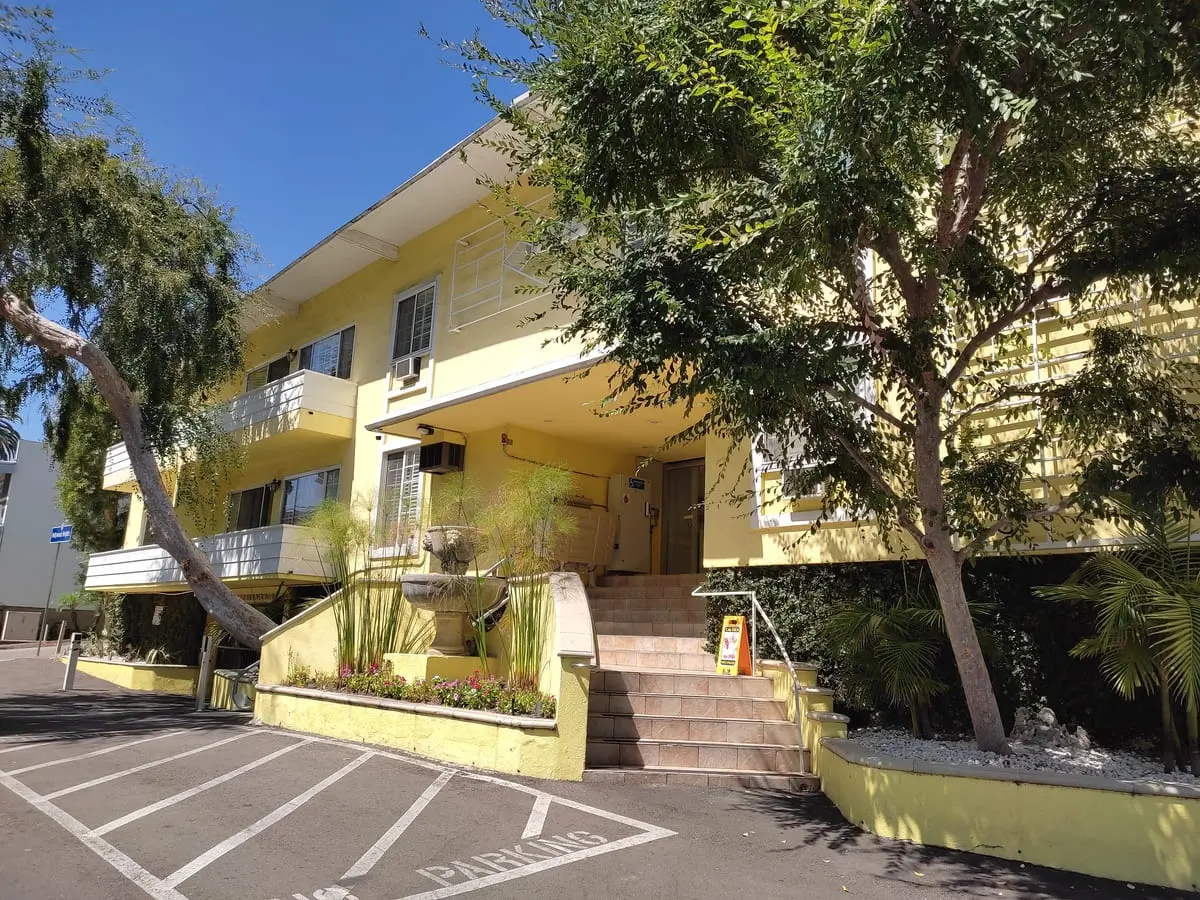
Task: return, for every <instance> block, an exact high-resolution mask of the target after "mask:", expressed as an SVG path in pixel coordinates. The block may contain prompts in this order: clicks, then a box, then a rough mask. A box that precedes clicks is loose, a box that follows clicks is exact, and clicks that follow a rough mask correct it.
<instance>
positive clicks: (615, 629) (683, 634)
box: [593, 622, 704, 653]
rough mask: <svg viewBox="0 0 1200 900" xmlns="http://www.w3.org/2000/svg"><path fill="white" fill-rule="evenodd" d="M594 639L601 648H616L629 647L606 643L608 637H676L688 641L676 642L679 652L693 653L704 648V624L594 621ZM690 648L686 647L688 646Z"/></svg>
mask: <svg viewBox="0 0 1200 900" xmlns="http://www.w3.org/2000/svg"><path fill="white" fill-rule="evenodd" d="M593 625H594V626H595V632H596V640H598V641H599V642H600V646H601V648H610V649H616V650H625V649H630V648H629V647H626V646H624V644H617V643H607V642H606V640H607V638H610V637H635V638H636V637H654V638H659V637H667V638H671V637H677V638H682V640H685V641H688V642H689V643H688V644H676V647H677V648H678V649H679V652H682V653H694V652H697V650H700V652H702V650H703V649H704V625H703V623H700V622H656V623H652V624H646V623H643V624H641V625H638V626H635V624H634V623H632V622H623V623H618V622H594V623H593ZM689 647H690V648H691V649H688V648H689Z"/></svg>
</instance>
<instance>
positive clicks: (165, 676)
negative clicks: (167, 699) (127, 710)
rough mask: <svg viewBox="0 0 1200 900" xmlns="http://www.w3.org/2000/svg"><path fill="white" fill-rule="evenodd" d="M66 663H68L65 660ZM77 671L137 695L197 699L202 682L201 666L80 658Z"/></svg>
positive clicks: (64, 659)
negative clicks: (151, 692) (146, 692)
mask: <svg viewBox="0 0 1200 900" xmlns="http://www.w3.org/2000/svg"><path fill="white" fill-rule="evenodd" d="M62 662H63V663H64V664H65V663H66V658H65V657H64V658H63V660H62ZM76 671H79V672H83V673H84V674H86V675H91V676H92V677H93V678H99V679H102V680H103V681H108V682H111V683H112V684H116V685H120V686H121V687H123V688H129V689H130V690H134V691H156V692H158V693H161V694H181V695H183V696H188V697H194V696H195V695H196V683H197V682H198V681H199V680H200V669H199V667H198V666H176V665H163V664H157V663H146V662H126V661H125V660H123V659H99V658H96V657H86V656H85V657H80V659H79V665H78V668H77V669H76Z"/></svg>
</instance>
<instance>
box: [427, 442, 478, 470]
mask: <svg viewBox="0 0 1200 900" xmlns="http://www.w3.org/2000/svg"><path fill="white" fill-rule="evenodd" d="M466 456H467V448H466V447H464V446H463V445H462V444H451V443H450V442H449V441H439V442H438V443H436V444H425V445H424V446H423V447H421V463H420V466H419V468H420V470H421V471H422V472H428V473H430V474H431V475H446V474H449V473H450V472H461V471H462V470H463V463H464V461H465V459H466Z"/></svg>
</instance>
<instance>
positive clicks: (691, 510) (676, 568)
mask: <svg viewBox="0 0 1200 900" xmlns="http://www.w3.org/2000/svg"><path fill="white" fill-rule="evenodd" d="M662 504H663V515H662V519H663V532H662V541H663V552H662V571H663V574H664V575H691V574H694V573H698V572H700V571H701V570H702V569H703V568H704V460H703V459H688V460H684V461H683V462H676V463H667V464H665V465H664V466H663V500H662Z"/></svg>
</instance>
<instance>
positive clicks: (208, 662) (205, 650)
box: [196, 634, 216, 712]
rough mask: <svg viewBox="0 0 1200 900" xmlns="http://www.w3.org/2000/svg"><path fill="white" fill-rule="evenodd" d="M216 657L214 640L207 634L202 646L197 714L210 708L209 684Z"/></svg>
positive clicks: (197, 692) (197, 687)
mask: <svg viewBox="0 0 1200 900" xmlns="http://www.w3.org/2000/svg"><path fill="white" fill-rule="evenodd" d="M215 655H216V648H215V647H213V639H212V638H211V637H209V636H208V635H207V634H206V635H205V636H204V640H203V641H202V642H201V644H200V678H199V680H197V682H196V712H204V708H205V707H206V706H208V682H209V679H210V678H212V669H213V657H214V656H215Z"/></svg>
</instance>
